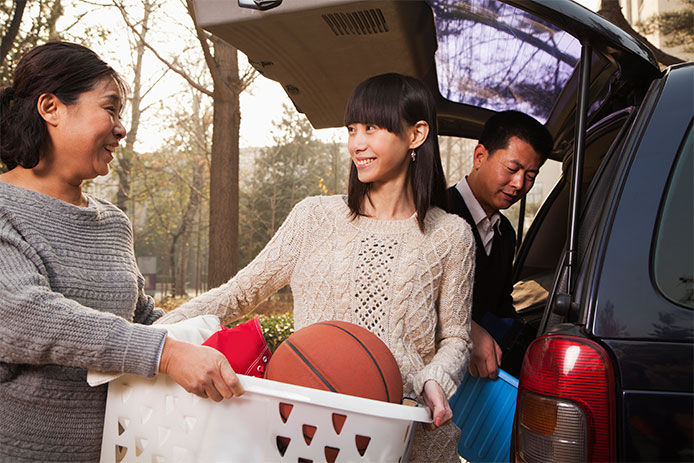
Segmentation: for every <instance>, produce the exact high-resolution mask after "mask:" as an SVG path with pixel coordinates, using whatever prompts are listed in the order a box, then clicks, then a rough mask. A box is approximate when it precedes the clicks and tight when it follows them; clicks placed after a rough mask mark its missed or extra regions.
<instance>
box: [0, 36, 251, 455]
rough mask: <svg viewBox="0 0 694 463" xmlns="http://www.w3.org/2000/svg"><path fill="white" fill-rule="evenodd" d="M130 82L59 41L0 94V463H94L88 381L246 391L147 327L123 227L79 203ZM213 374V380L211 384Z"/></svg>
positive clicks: (113, 133) (112, 214) (104, 206)
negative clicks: (127, 376) (163, 381)
mask: <svg viewBox="0 0 694 463" xmlns="http://www.w3.org/2000/svg"><path fill="white" fill-rule="evenodd" d="M123 90H124V84H123V82H122V80H121V78H120V77H119V76H118V74H117V73H116V72H115V71H114V70H113V69H111V68H110V67H109V66H108V65H106V63H104V62H103V61H101V59H99V57H98V56H97V55H96V54H94V53H93V52H92V51H90V50H89V49H87V48H84V47H82V46H80V45H76V44H71V43H64V42H54V43H48V44H45V45H42V46H39V47H36V48H35V49H33V50H32V51H30V52H29V53H27V54H26V55H25V56H24V57H23V58H22V60H21V61H20V62H19V64H18V65H17V68H16V71H15V73H14V83H13V86H12V87H8V88H4V89H1V90H0V159H1V160H2V162H3V163H4V164H5V166H7V168H8V169H9V171H8V172H6V173H4V174H2V175H0V320H2V323H0V462H5V461H8V462H22V461H32V462H35V461H46V462H47V461H70V462H77V461H90V462H93V461H98V460H99V455H100V447H101V437H102V428H103V420H104V411H105V405H106V386H99V387H95V388H91V387H89V386H88V385H87V382H86V376H87V369H88V368H92V369H95V370H101V371H118V372H127V373H136V374H140V375H144V376H153V375H154V374H155V373H156V372H157V371H163V372H166V373H168V374H169V375H170V376H171V377H172V378H174V380H176V381H177V382H178V383H179V384H181V385H182V386H183V387H184V388H186V390H188V391H190V392H194V393H196V394H198V395H200V396H203V397H210V398H212V399H214V400H221V398H222V397H227V398H228V397H231V396H232V395H236V394H241V393H243V389H242V388H241V387H240V384H239V383H238V378H236V376H235V374H234V372H233V371H232V369H231V367H230V366H229V364H228V362H227V360H226V358H225V357H224V356H223V355H222V354H220V353H219V352H217V351H216V350H214V349H211V348H206V347H202V346H195V345H192V344H187V343H182V342H177V341H174V340H172V339H170V338H167V337H166V331H165V330H163V329H162V328H161V327H159V328H154V327H151V326H146V325H151V324H152V323H153V322H154V321H155V320H157V319H158V318H159V317H160V316H161V315H162V313H163V312H162V311H161V310H159V309H155V308H154V304H153V301H152V299H151V298H150V297H148V296H146V295H145V294H144V291H143V286H144V279H143V277H142V275H141V274H140V273H139V271H138V269H137V266H136V263H135V256H134V254H133V242H132V230H131V226H130V223H129V221H128V218H127V217H126V216H125V214H123V212H121V211H120V210H119V209H117V208H116V207H115V206H113V205H111V204H109V203H107V202H105V201H102V200H99V199H97V198H94V197H91V196H88V195H86V194H84V193H83V192H82V188H81V185H82V182H83V181H84V180H86V179H90V178H94V177H96V176H98V175H105V174H106V173H108V165H109V162H111V160H112V159H113V151H114V150H115V149H116V147H117V146H118V142H119V141H120V140H121V139H122V138H123V137H124V136H125V128H124V127H123V125H122V124H121V122H120V111H121V105H122V102H123V100H124V91H123ZM206 372H211V373H209V374H208V373H206Z"/></svg>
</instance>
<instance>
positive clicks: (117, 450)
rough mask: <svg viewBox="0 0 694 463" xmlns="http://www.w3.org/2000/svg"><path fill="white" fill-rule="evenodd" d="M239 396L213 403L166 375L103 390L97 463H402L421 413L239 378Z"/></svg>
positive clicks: (129, 378)
mask: <svg viewBox="0 0 694 463" xmlns="http://www.w3.org/2000/svg"><path fill="white" fill-rule="evenodd" d="M239 378H240V380H241V383H242V384H243V387H244V389H245V390H246V393H245V394H244V395H243V396H242V397H235V398H233V399H230V400H225V401H222V402H220V403H216V402H213V401H211V400H203V399H200V398H198V397H197V396H195V395H193V394H189V393H187V392H185V390H183V388H181V387H180V386H179V385H178V384H176V383H175V382H174V381H173V380H172V379H171V378H170V377H169V376H167V375H163V374H162V375H158V376H157V377H155V378H153V379H147V378H143V377H140V376H135V375H124V376H122V377H120V378H119V379H117V380H115V381H113V382H111V383H110V384H109V391H108V399H107V405H106V418H105V421H104V435H103V441H102V448H101V461H102V462H103V463H116V462H119V463H120V462H123V463H130V462H147V463H150V462H152V463H182V462H186V463H188V462H205V463H208V462H239V461H262V462H266V461H267V462H292V463H300V462H306V463H308V462H334V463H341V462H353V461H387V462H404V461H406V458H407V452H408V450H409V443H410V442H411V439H412V436H413V434H414V428H415V426H414V424H415V422H431V419H430V418H429V411H428V409H426V408H423V407H408V406H404V405H397V404H390V403H386V402H379V401H376V400H369V399H362V398H359V397H353V396H347V395H342V394H335V393H332V392H327V391H320V390H316V389H310V388H305V387H301V386H294V385H290V384H284V383H278V382H275V381H270V380H265V379H260V378H254V377H250V376H243V375H239Z"/></svg>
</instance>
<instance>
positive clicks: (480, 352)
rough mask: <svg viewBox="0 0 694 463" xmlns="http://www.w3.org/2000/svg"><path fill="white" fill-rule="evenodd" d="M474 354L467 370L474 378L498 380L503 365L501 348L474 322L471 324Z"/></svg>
mask: <svg viewBox="0 0 694 463" xmlns="http://www.w3.org/2000/svg"><path fill="white" fill-rule="evenodd" d="M470 335H471V337H472V353H471V354H470V364H469V365H468V367H467V370H468V371H469V372H470V374H471V375H472V376H480V377H482V378H492V379H496V376H497V374H498V372H499V366H500V365H501V347H499V345H498V344H497V343H496V341H495V340H494V338H493V337H492V335H491V334H489V333H488V332H487V330H485V329H484V328H482V327H481V326H479V325H478V324H477V323H475V322H474V321H473V322H471V327H470Z"/></svg>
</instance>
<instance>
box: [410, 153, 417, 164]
mask: <svg viewBox="0 0 694 463" xmlns="http://www.w3.org/2000/svg"><path fill="white" fill-rule="evenodd" d="M416 156H417V153H415V151H414V150H412V152H411V153H410V157H411V158H412V162H414V158H415V157H416Z"/></svg>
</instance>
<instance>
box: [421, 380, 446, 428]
mask: <svg viewBox="0 0 694 463" xmlns="http://www.w3.org/2000/svg"><path fill="white" fill-rule="evenodd" d="M422 398H423V399H424V403H425V404H426V405H427V407H429V409H430V410H431V414H432V417H433V418H434V422H433V423H432V428H438V427H439V426H441V425H443V424H446V423H448V422H449V421H451V418H453V411H451V406H450V405H449V404H448V399H446V393H445V392H443V389H442V388H441V386H440V385H439V383H437V382H436V381H434V380H433V379H430V380H429V381H427V382H426V383H424V390H423V391H422Z"/></svg>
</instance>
